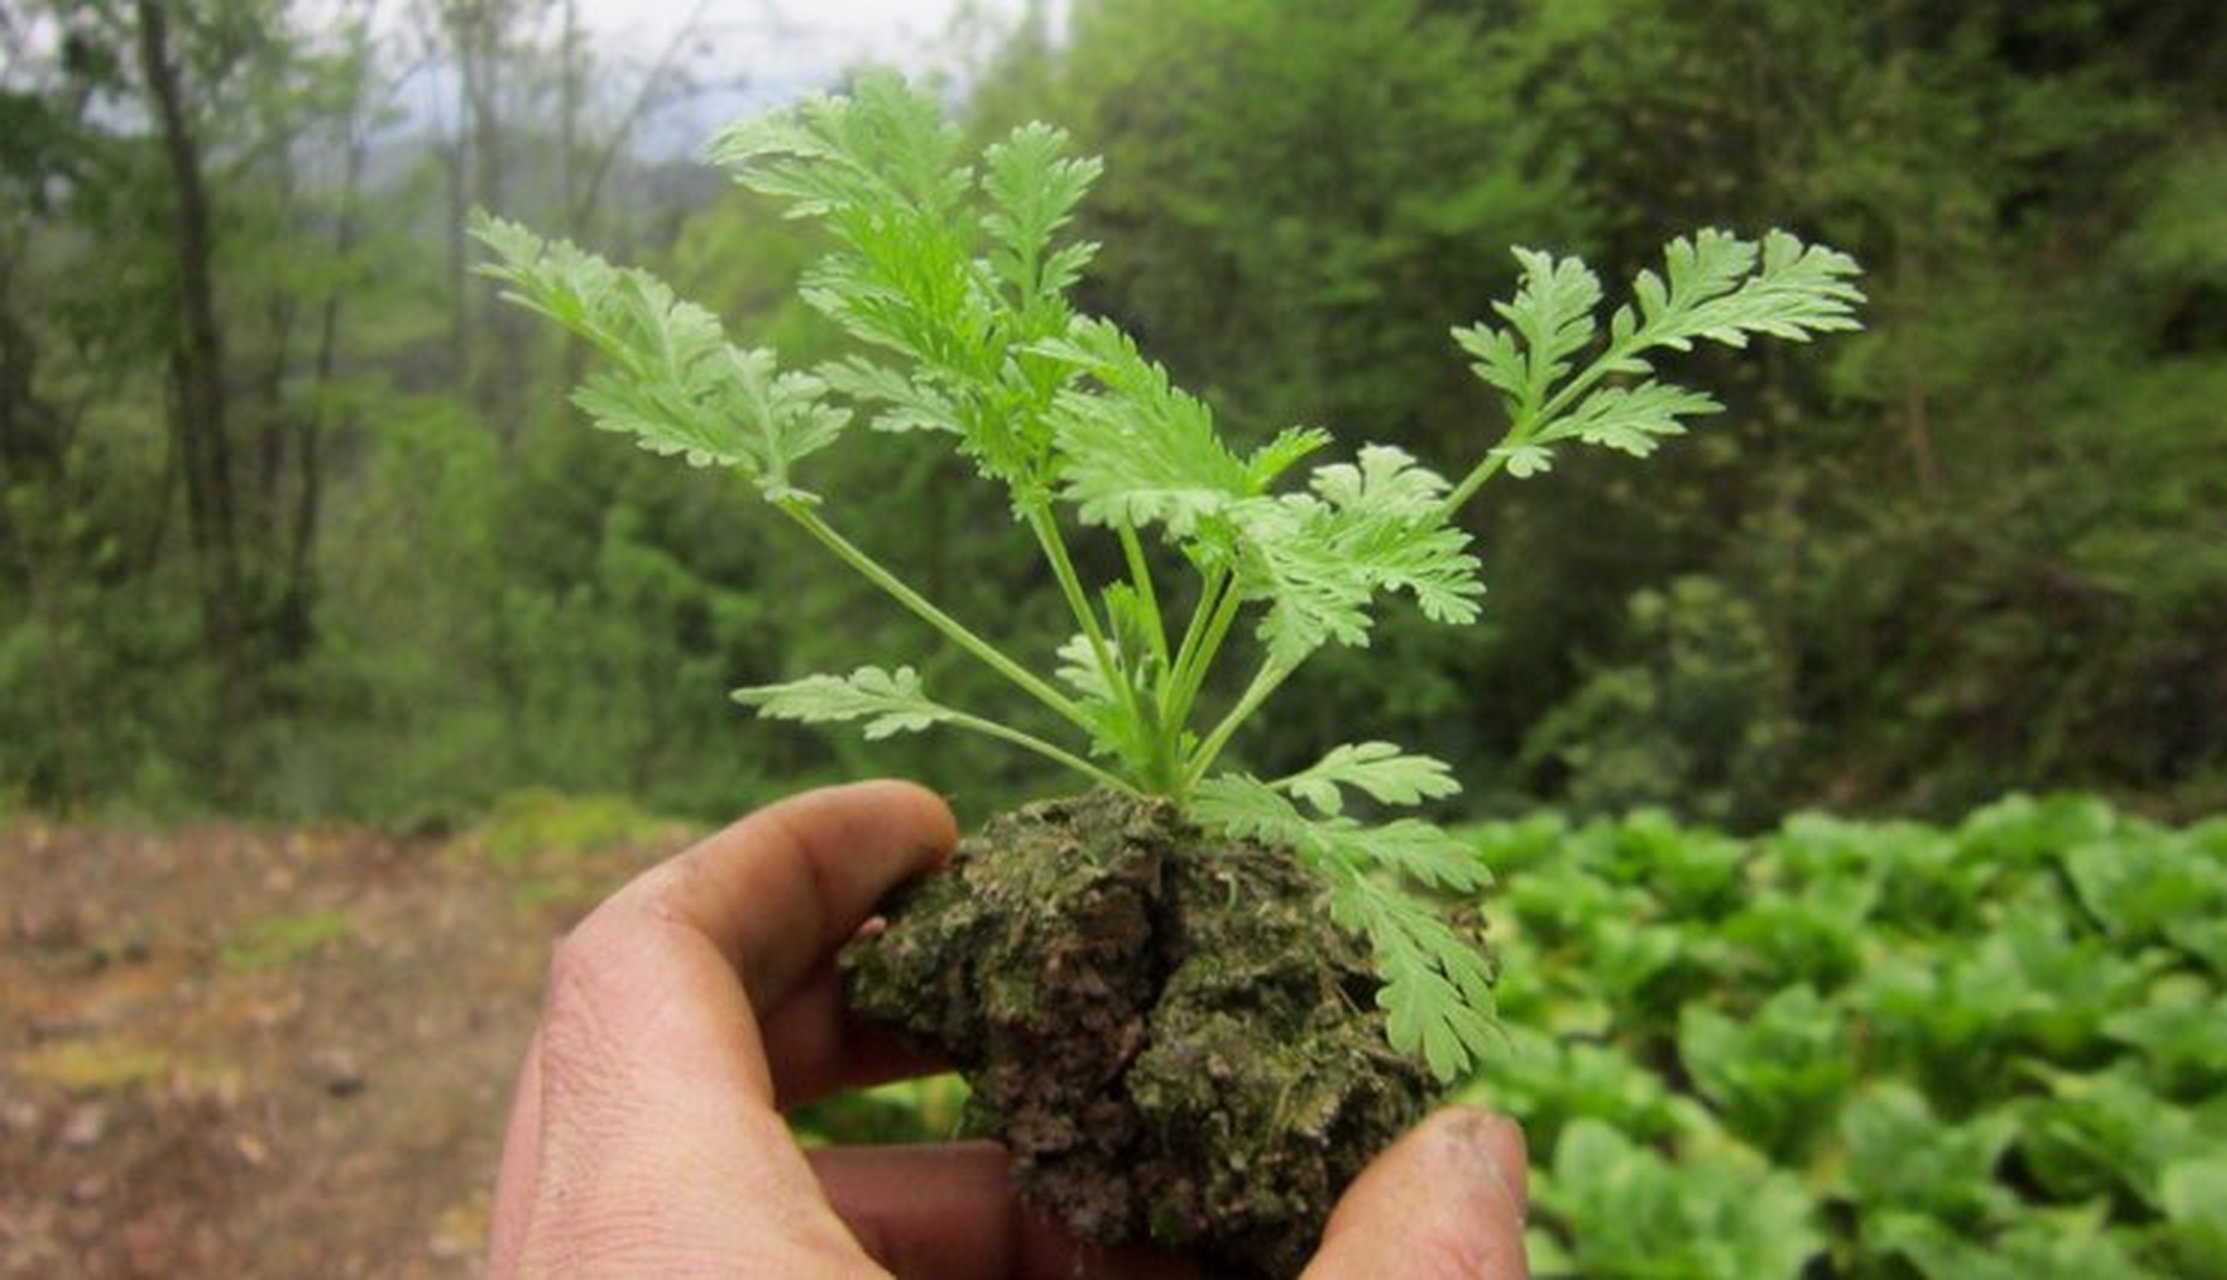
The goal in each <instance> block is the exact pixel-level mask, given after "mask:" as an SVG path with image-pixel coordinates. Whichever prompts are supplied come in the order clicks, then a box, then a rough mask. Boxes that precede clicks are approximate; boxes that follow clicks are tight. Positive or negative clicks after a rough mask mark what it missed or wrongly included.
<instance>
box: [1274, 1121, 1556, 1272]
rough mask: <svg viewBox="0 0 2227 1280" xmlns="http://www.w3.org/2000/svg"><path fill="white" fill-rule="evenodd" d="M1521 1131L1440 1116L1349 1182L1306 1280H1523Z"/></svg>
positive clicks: (1512, 1126)
mask: <svg viewBox="0 0 2227 1280" xmlns="http://www.w3.org/2000/svg"><path fill="white" fill-rule="evenodd" d="M1527 1194H1528V1192H1527V1190H1526V1186H1525V1164H1524V1151H1523V1130H1521V1129H1519V1128H1517V1127H1516V1125H1515V1122H1514V1121H1512V1120H1509V1119H1507V1118H1505V1117H1502V1116H1496V1115H1491V1114H1488V1113H1486V1112H1483V1111H1479V1110H1476V1109H1475V1108H1472V1107H1445V1108H1442V1109H1440V1110H1439V1111H1436V1112H1433V1113H1432V1114H1431V1116H1430V1117H1429V1118H1428V1119H1426V1120H1424V1121H1423V1123H1421V1124H1419V1125H1417V1126H1416V1127H1415V1128H1414V1129H1412V1130H1410V1131H1409V1132H1408V1133H1407V1135H1406V1136H1405V1137H1403V1138H1401V1139H1400V1140H1399V1141H1398V1142H1395V1143H1393V1144H1392V1145H1391V1146H1390V1147H1389V1148H1387V1149H1386V1150H1385V1152H1384V1154H1382V1155H1380V1156H1378V1157H1377V1158H1376V1160H1375V1161H1374V1162H1372V1163H1371V1164H1370V1165H1369V1167H1368V1168H1366V1169H1364V1170H1362V1171H1361V1176H1360V1177H1359V1178H1356V1179H1354V1182H1353V1185H1352V1186H1351V1187H1349V1188H1347V1190H1346V1193H1345V1196H1344V1197H1343V1198H1342V1199H1340V1200H1339V1201H1338V1207H1337V1208H1336V1209H1334V1210H1333V1211H1332V1212H1331V1214H1330V1224H1329V1225H1328V1226H1327V1227H1325V1228H1324V1229H1323V1233H1322V1248H1321V1249H1320V1250H1319V1251H1318V1252H1317V1253H1316V1254H1315V1259H1314V1261H1313V1262H1312V1263H1310V1264H1309V1265H1308V1267H1307V1270H1306V1274H1305V1277H1304V1280H1361V1278H1362V1277H1369V1276H1389V1275H1400V1276H1414V1277H1416V1278H1417V1280H1525V1277H1527V1276H1528V1275H1529V1274H1530V1268H1529V1267H1528V1266H1527V1265H1526V1264H1525V1262H1524V1256H1523V1215H1524V1211H1525V1204H1526V1196H1527Z"/></svg>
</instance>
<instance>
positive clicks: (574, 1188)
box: [489, 782, 1525, 1280]
mask: <svg viewBox="0 0 2227 1280" xmlns="http://www.w3.org/2000/svg"><path fill="white" fill-rule="evenodd" d="M956 843H957V832H956V830H955V828H954V824H953V821H952V818H951V813H950V810H949V809H947V808H946V807H945V806H944V804H943V802H942V801H941V800H940V799H938V798H937V797H935V796H934V795H933V794H931V793H929V792H927V791H924V790H921V789H920V788H918V787H913V786H910V785H907V784H902V783H887V782H883V783H862V784H858V785H855V786H847V787H834V788H828V789H825V790H820V791H812V792H807V793H805V794H803V795H799V796H796V797H793V798H791V799H789V800H786V801H783V802H781V803H779V804H776V805H773V806H771V807H769V808H766V809H762V810H760V811H759V812H757V813H755V814H752V815H751V816H749V817H747V818H745V819H743V820H742V821H740V822H738V823H736V824H734V825H733V826H730V827H728V828H727V829H726V830H724V831H722V832H720V833H719V834H717V835H715V836H712V837H711V838H710V839H708V840H706V841H704V842H703V843H701V844H699V845H697V846H695V847H694V848H692V849H690V850H688V851H687V852H685V853H682V854H681V855H679V856H678V857H675V858H673V859H671V860H670V861H667V862H665V863H663V864H662V865H660V866H658V867H655V868H653V869H652V870H650V871H648V872H646V873H644V874H643V875H642V876H640V877H639V878H637V879H635V880H634V881H633V882H632V883H630V884H628V885H627V886H626V887H625V888H623V889H621V890H620V891H619V892H618V893H617V894H615V895H614V896H612V897H611V898H610V899H609V900H608V901H606V902H605V903H603V905H602V906H600V907H598V908H597V909H596V910H595V911H594V912H593V913H592V914H591V915H589V916H588V918H587V919H586V920H584V921H582V922H581V924H580V925H579V927H578V928H576V929H574V930H573V931H572V932H571V933H570V934H569V935H567V936H566V938H565V939H564V940H563V941H562V942H560V943H559V944H558V946H557V948H556V954H555V956H554V958H553V959H552V961H551V964H550V972H549V990H548V994H547V997H546V1001H545V1004H544V1007H543V1010H542V1019H541V1025H540V1028H539V1029H538V1030H537V1031H536V1032H535V1035H534V1039H533V1042H532V1044H531V1046H530V1047H529V1048H528V1050H527V1053H526V1062H525V1067H524V1069H523V1071H522V1072H521V1075H520V1079H519V1084H518V1092H517V1096H516V1098H515V1099H514V1100H513V1102H512V1104H511V1112H510V1122H509V1127H508V1130H507V1132H506V1134H505V1137H504V1142H503V1157H502V1170H501V1174H500V1176H499V1178H498V1180H497V1185H496V1194H495V1214H494V1222H493V1227H492V1240H491V1247H490V1263H489V1271H490V1274H492V1275H494V1276H498V1277H508V1276H516V1275H552V1274H559V1275H578V1274H590V1273H592V1274H625V1275H659V1276H664V1275H748V1276H768V1277H782V1278H784V1280H786V1278H788V1277H822V1276H826V1277H838V1276H840V1277H852V1276H875V1275H885V1274H888V1273H889V1272H895V1273H896V1274H897V1275H900V1276H905V1277H926V1278H931V1280H942V1278H944V1277H953V1278H957V1277H1009V1276H1015V1277H1017V1276H1044V1277H1054V1276H1056V1277H1061V1278H1062V1280H1065V1278H1067V1277H1082V1276H1100V1277H1131V1276H1134V1277H1154V1276H1186V1275H1191V1274H1194V1271H1193V1268H1192V1267H1191V1265H1190V1264H1188V1263H1187V1262H1184V1261H1183V1260H1181V1259H1178V1258H1174V1257H1170V1256H1168V1255H1165V1254H1161V1253H1158V1252H1156V1251H1152V1250H1147V1249H1142V1248H1116V1249H1100V1248H1094V1247H1090V1246H1086V1245H1083V1244H1080V1243H1078V1242H1076V1241H1075V1240H1073V1239H1072V1238H1071V1237H1069V1236H1067V1235H1066V1234H1065V1233H1064V1232H1062V1231H1060V1230H1059V1229H1058V1228H1057V1227H1055V1226H1053V1225H1052V1224H1050V1223H1049V1222H1048V1221H1046V1220H1045V1219H1043V1218H1040V1217H1038V1216H1036V1215H1035V1214H1033V1213H1032V1212H1030V1211H1028V1210H1027V1209H1025V1208H1024V1207H1022V1206H1021V1205H1020V1204H1019V1203H1018V1202H1017V1201H1016V1200H1015V1199H1014V1196H1013V1193H1012V1191H1011V1189H1010V1188H1009V1186H1008V1185H1007V1182H1006V1176H1005V1155H1004V1152H1003V1151H1002V1150H1001V1149H1000V1148H999V1147H997V1146H996V1145H995V1144H992V1143H986V1142H973V1143H954V1144H946V1145H938V1146H921V1147H890V1148H835V1149H828V1150H820V1151H813V1152H810V1153H806V1152H805V1151H803V1150H801V1149H800V1148H799V1147H798V1146H797V1145H796V1142H795V1140H794V1139H793V1138H792V1137H791V1136H790V1134H789V1130H788V1127H787V1124H786V1123H785V1122H784V1121H783V1119H782V1116H781V1109H782V1108H783V1107H788V1106H794V1105H796V1104H798V1103H802V1102H807V1101H810V1100H811V1099H813V1098H815V1097H819V1096H821V1095H823V1094H826V1093H830V1092H833V1091H835V1090H838V1089H845V1088H854V1087H858V1086H862V1085H865V1084H870V1083H874V1082H878V1081H881V1080H888V1079H895V1078H900V1077H902V1076H905V1075H909V1074H917V1073H918V1072H920V1071H921V1070H924V1069H926V1068H927V1067H928V1066H929V1065H930V1064H927V1063H924V1062H922V1061H921V1060H920V1059H919V1058H918V1057H917V1056H915V1055H912V1054H910V1053H908V1052H907V1051H906V1050H905V1049H904V1048H903V1047H902V1046H901V1045H900V1044H899V1043H898V1042H897V1041H896V1040H895V1039H894V1037H892V1036H889V1035H887V1034H885V1033H880V1032H877V1031H876V1030H875V1029H874V1028H872V1027H870V1026H868V1025H866V1024H864V1023H861V1022H858V1021H855V1020H853V1019H852V1018H851V1017H849V1016H848V1015H847V1014H846V1013H845V1011H844V1009H843V1006H842V1001H841V998H840V987H839V982H838V978H837V975H836V972H835V968H834V956H835V953H836V951H838V950H839V949H840V948H841V947H842V946H843V944H844V943H846V942H848V941H849V940H850V939H851V937H852V936H853V935H854V934H856V933H857V931H858V928H859V926H860V925H861V924H862V923H863V922H864V921H865V920H866V919H867V918H868V916H869V915H870V914H871V912H872V910H873V906H874V904H875V903H876V902H877V901H878V900H879V899H880V898H881V897H882V895H883V894H884V893H885V892H886V891H888V890H889V889H891V888H893V887H894V886H896V885H898V884H900V883H902V882H903V881H905V880H907V879H910V878H911V877H913V876H915V875H918V874H920V873H922V872H926V871H929V870H932V869H934V868H935V867H937V866H939V865H941V863H942V862H943V860H944V859H945V858H947V857H948V856H949V855H950V852H951V850H952V848H953V847H954V846H955V844H956ZM1524 1194H1525V1191H1524V1160H1523V1139H1522V1135H1521V1134H1520V1132H1518V1131H1517V1130H1516V1128H1515V1126H1514V1125H1513V1124H1511V1123H1509V1122H1508V1121H1506V1120H1502V1119H1498V1118H1496V1117H1491V1116H1487V1115H1485V1114H1483V1113H1481V1112H1476V1111H1471V1110H1468V1109H1466V1108H1448V1109H1446V1110H1444V1111H1441V1112H1439V1113H1437V1114H1436V1115H1434V1116H1432V1117H1431V1118H1430V1119H1429V1120H1427V1121H1425V1122H1424V1123H1423V1124H1422V1125H1420V1126H1418V1127H1417V1128H1416V1129H1415V1130H1414V1131H1413V1132H1411V1133H1409V1134H1408V1135H1407V1136H1406V1137H1404V1138H1402V1139H1401V1140H1400V1141H1399V1142H1398V1143H1396V1144H1395V1145H1394V1146H1393V1147H1392V1148H1391V1149H1389V1150H1388V1151H1386V1152H1385V1153H1384V1154H1383V1155H1382V1156H1380V1157H1379V1158H1378V1159H1377V1160H1376V1162H1375V1163H1373V1164H1372V1165H1370V1166H1369V1168H1368V1169H1367V1170H1366V1171H1365V1172H1364V1173H1363V1174H1362V1175H1361V1177H1360V1178H1359V1179H1357V1180H1356V1181H1355V1183H1354V1185H1353V1186H1352V1188H1351V1189H1350V1190H1349V1191H1348V1192H1347V1193H1346V1195H1345V1198H1344V1199H1342V1200H1341V1201H1340V1202H1339V1204H1338V1207H1337V1209H1336V1211H1335V1212H1334V1213H1333V1214H1332V1216H1331V1219H1330V1223H1329V1226H1328V1228H1327V1229H1326V1231H1325V1232H1324V1236H1323V1242H1322V1250H1321V1253H1320V1255H1319V1256H1318V1257H1317V1258H1316V1260H1315V1262H1314V1264H1313V1265H1312V1266H1311V1267H1310V1268H1309V1270H1308V1272H1307V1274H1308V1276H1310V1277H1313V1278H1314V1280H1338V1278H1340V1277H1373V1276H1385V1275H1401V1276H1416V1277H1439V1276H1443V1277H1449V1278H1450V1277H1455V1276H1461V1277H1476V1278H1477V1280H1519V1278H1520V1277H1522V1276H1523V1275H1524V1274H1525V1270H1524V1261H1523V1253H1522V1214H1523V1204H1524Z"/></svg>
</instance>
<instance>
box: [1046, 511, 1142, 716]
mask: <svg viewBox="0 0 2227 1280" xmlns="http://www.w3.org/2000/svg"><path fill="white" fill-rule="evenodd" d="M1028 525H1029V528H1030V529H1031V530H1033V531H1034V532H1035V534H1036V542H1037V545H1038V546H1040V547H1042V548H1043V549H1044V559H1045V560H1047V561H1049V562H1050V564H1051V566H1052V576H1053V577H1055V578H1057V579H1059V590H1060V594H1061V595H1063V596H1065V597H1067V607H1068V609H1069V610H1070V611H1071V612H1072V613H1074V615H1075V621H1076V622H1078V623H1080V624H1081V625H1082V629H1083V636H1084V638H1085V639H1086V640H1088V641H1089V643H1090V653H1091V657H1092V659H1093V660H1095V661H1096V662H1097V663H1098V670H1099V671H1100V672H1102V673H1103V674H1104V675H1105V677H1106V686H1107V687H1108V688H1110V689H1112V690H1113V691H1114V697H1115V698H1116V699H1118V700H1119V701H1120V703H1121V709H1122V713H1123V714H1124V715H1126V716H1128V717H1129V718H1130V720H1131V722H1132V723H1134V722H1136V721H1139V720H1141V719H1142V718H1143V717H1142V716H1140V715H1139V714H1138V711H1137V691H1136V689H1135V688H1134V687H1133V686H1132V685H1131V684H1130V682H1129V679H1128V676H1127V674H1126V673H1125V672H1123V671H1122V669H1121V667H1120V666H1119V664H1117V663H1116V662H1115V661H1114V655H1113V650H1112V648H1111V647H1109V646H1108V645H1107V644H1106V632H1105V628H1103V627H1101V626H1099V625H1098V611H1097V610H1096V609H1093V608H1092V607H1091V605H1090V598H1089V597H1088V596H1086V595H1084V594H1083V583H1082V577H1081V575H1079V574H1077V573H1076V572H1075V562H1074V561H1073V560H1072V559H1070V558H1069V556H1068V554H1067V540H1066V539H1065V538H1062V537H1061V536H1060V533H1059V520H1058V518H1057V517H1056V516H1054V515H1053V514H1052V510H1051V507H1050V506H1049V505H1048V504H1046V503H1042V502H1038V503H1033V504H1031V505H1030V507H1029V509H1028Z"/></svg>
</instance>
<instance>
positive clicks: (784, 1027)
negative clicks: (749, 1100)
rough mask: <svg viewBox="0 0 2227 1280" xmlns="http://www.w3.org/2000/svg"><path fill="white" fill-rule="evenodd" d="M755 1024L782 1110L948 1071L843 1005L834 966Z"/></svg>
mask: <svg viewBox="0 0 2227 1280" xmlns="http://www.w3.org/2000/svg"><path fill="white" fill-rule="evenodd" d="M758 1022H759V1028H760V1031H761V1033H762V1034H763V1036H764V1039H765V1049H766V1059H767V1061H768V1062H769V1063H770V1064H771V1066H772V1068H773V1084H774V1093H775V1104H776V1105H778V1106H780V1107H783V1108H788V1107H794V1106H800V1105H802V1104H804V1103H807V1102H812V1101H815V1100H817V1099H819V1098H822V1097H825V1096H827V1095H828V1094H831V1093H835V1092H838V1091H841V1090H845V1089H863V1088H866V1087H868V1086H870V1085H877V1084H882V1083H885V1082H887V1081H890V1080H907V1079H911V1078H912V1077H914V1076H923V1075H929V1074H932V1073H934V1072H937V1071H943V1070H947V1069H948V1064H946V1063H945V1062H944V1061H943V1060H942V1059H941V1058H939V1057H937V1056H936V1055H935V1054H933V1053H931V1052H929V1051H927V1050H925V1049H923V1048H921V1047H919V1046H917V1045H915V1044H913V1043H912V1042H910V1041H909V1040H908V1039H907V1038H906V1037H904V1036H902V1035H900V1034H898V1033H897V1032H895V1031H892V1030H890V1029H889V1028H887V1027H884V1026H881V1025H879V1024H877V1023H873V1022H869V1021H867V1020H866V1019H864V1018H861V1017H858V1016H857V1015H856V1014H853V1013H852V1012H851V1011H850V1010H849V1009H848V1008H846V1007H845V1006H844V1004H843V981H842V978H841V976H840V975H839V974H838V973H837V972H836V970H835V966H834V965H833V964H823V965H821V966H820V967H819V968H818V969H817V970H815V971H814V972H813V973H812V974H811V976H809V977H807V978H805V979H804V981H803V982H801V983H800V984H798V986H797V988H796V990H795V991H794V992H792V993H791V994H790V996H789V998H788V1000H787V1001H785V1002H783V1004H782V1005H781V1007H780V1008H778V1009H775V1010H773V1011H771V1012H770V1013H767V1014H764V1015H762V1016H761V1017H760V1018H759V1020H758Z"/></svg>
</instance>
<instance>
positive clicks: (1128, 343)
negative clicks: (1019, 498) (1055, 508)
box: [1031, 320, 1255, 538]
mask: <svg viewBox="0 0 2227 1280" xmlns="http://www.w3.org/2000/svg"><path fill="white" fill-rule="evenodd" d="M1031 350H1032V351H1033V352H1034V353H1036V354H1038V355H1043V356H1046V357H1049V358H1051V359H1054V360H1058V361H1060V362H1062V363H1064V364H1067V365H1069V366H1071V367H1073V368H1074V369H1076V370H1077V371H1079V372H1081V373H1084V374H1087V375H1088V376H1089V377H1090V378H1092V379H1093V380H1095V381H1096V382H1097V383H1099V384H1100V386H1101V387H1103V388H1104V389H1103V391H1083V390H1070V391H1066V392H1063V393H1062V394H1061V395H1060V397H1059V399H1058V400H1057V402H1056V403H1055V404H1054V405H1053V408H1052V413H1051V417H1050V422H1051V429H1052V436H1053V439H1054V441H1055V442H1056V444H1057V446H1058V452H1059V471H1060V476H1061V479H1062V480H1063V481H1064V484H1065V487H1064V489H1063V490H1062V495H1061V496H1063V497H1065V498H1066V499H1067V500H1068V501H1070V502H1073V503H1075V504H1076V506H1077V508H1078V513H1079V514H1080V516H1081V517H1082V519H1083V521H1084V523H1086V524H1101V525H1109V524H1125V525H1128V526H1130V527H1131V528H1139V527H1142V526H1145V525H1148V524H1159V525H1162V526H1164V527H1165V528H1166V529H1167V531H1168V532H1169V534H1170V535H1172V536H1174V537H1177V538H1183V537H1188V536H1189V535H1190V534H1191V533H1192V532H1193V531H1194V530H1196V529H1197V527H1198V522H1199V521H1200V520H1201V519H1202V518H1204V517H1206V516H1209V515H1213V514H1216V513H1218V512H1220V511H1222V510H1223V509H1224V508H1226V507H1227V506H1228V505H1229V504H1230V503H1232V502H1234V501H1237V500H1240V499H1243V498H1246V497H1248V496H1250V495H1251V494H1252V493H1253V492H1255V488H1254V485H1253V483H1252V477H1251V475H1250V474H1249V473H1248V472H1247V469H1246V467H1245V464H1243V463H1241V462H1239V461H1238V460H1237V458H1236V456H1235V455H1233V454H1232V453H1230V451H1229V448H1228V446H1227V445H1225V444H1223V443H1222V439H1221V437H1220V435H1218V434H1217V433H1216V432H1215V430H1214V417H1213V414H1212V412H1211V411H1210V410H1209V409H1208V408H1207V407H1206V405H1205V403H1204V402H1202V401H1200V400H1198V399H1197V398H1196V397H1193V396H1191V395H1189V394H1187V393H1185V392H1184V391H1182V390H1180V389H1179V388H1177V387H1176V386H1175V385H1174V384H1173V383H1171V382H1170V381H1169V379H1168V374H1167V370H1165V369H1163V368H1161V367H1160V366H1159V365H1157V364H1154V363H1152V362H1151V361H1149V360H1146V359H1145V358H1144V357H1143V356H1142V355H1140V354H1139V353H1138V351H1137V347H1136V343H1135V342H1134V341H1133V340H1131V339H1130V337H1129V335H1127V334H1125V333H1123V332H1122V331H1121V330H1120V329H1119V328H1118V327H1117V326H1115V325H1114V324H1112V323H1111V322H1109V321H1105V320H1078V321H1077V322H1076V323H1075V324H1074V326H1073V327H1072V328H1071V329H1070V330H1069V332H1068V334H1067V336H1066V337H1065V338H1061V339H1053V340H1050V341H1046V342H1042V343H1038V344H1036V345H1035V346H1034V347H1033V348H1031Z"/></svg>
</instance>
